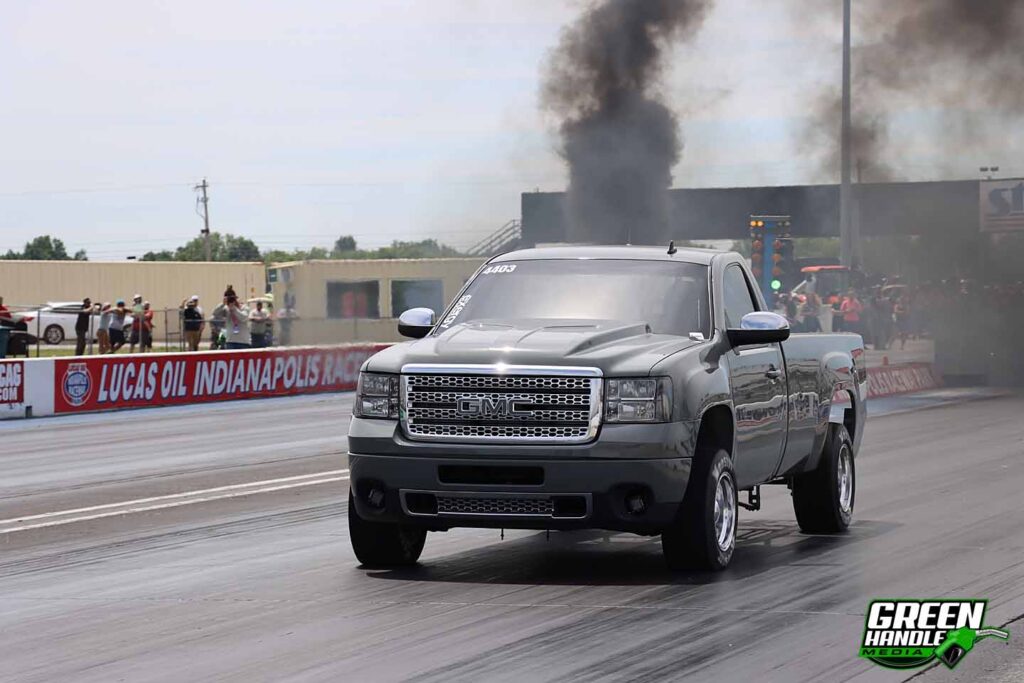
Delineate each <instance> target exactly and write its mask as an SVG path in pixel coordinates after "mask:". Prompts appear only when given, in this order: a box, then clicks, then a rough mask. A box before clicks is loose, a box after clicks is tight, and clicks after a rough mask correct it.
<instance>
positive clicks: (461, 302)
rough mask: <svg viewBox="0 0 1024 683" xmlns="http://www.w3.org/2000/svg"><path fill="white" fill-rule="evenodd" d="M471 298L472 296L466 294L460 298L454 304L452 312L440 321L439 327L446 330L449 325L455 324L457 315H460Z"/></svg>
mask: <svg viewBox="0 0 1024 683" xmlns="http://www.w3.org/2000/svg"><path fill="white" fill-rule="evenodd" d="M472 298H473V295H472V294H467V295H466V296H464V297H462V298H461V299H459V300H458V301H457V302H455V306H453V307H452V312H451V313H449V314H448V316H447V317H446V318H445V319H444V320H443V321H441V327H444V328H446V329H447V328H448V327H450V326H451V324H452V323H454V322H455V319H456V318H458V317H459V313H462V309H463V308H465V307H466V304H468V303H469V300H470V299H472Z"/></svg>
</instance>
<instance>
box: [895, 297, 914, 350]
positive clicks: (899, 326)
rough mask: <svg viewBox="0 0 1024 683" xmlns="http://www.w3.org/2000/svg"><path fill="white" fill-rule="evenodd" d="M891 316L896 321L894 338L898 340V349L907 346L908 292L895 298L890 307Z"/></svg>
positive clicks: (908, 332) (908, 326) (908, 325)
mask: <svg viewBox="0 0 1024 683" xmlns="http://www.w3.org/2000/svg"><path fill="white" fill-rule="evenodd" d="M892 317H893V319H894V320H895V322H896V338H897V339H899V340H900V350H901V351H902V350H903V349H904V348H906V346H907V336H908V335H909V334H910V332H911V328H910V324H911V323H910V294H909V292H905V293H904V294H903V295H902V296H900V297H899V298H898V299H896V302H895V303H894V304H893V307H892Z"/></svg>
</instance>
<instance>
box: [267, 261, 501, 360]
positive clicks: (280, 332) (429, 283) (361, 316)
mask: <svg viewBox="0 0 1024 683" xmlns="http://www.w3.org/2000/svg"><path fill="white" fill-rule="evenodd" d="M483 262H484V259H481V258H448V259H384V260H351V261H340V260H338V261H334V260H331V261H300V262H294V263H276V264H274V265H273V266H271V267H270V269H269V276H270V281H271V283H272V284H271V287H272V292H273V294H274V302H275V304H276V306H277V309H278V310H277V312H278V315H279V316H280V315H282V314H286V312H285V311H282V309H284V308H286V307H287V308H288V309H289V310H291V311H294V315H295V316H296V317H294V319H293V320H292V321H291V323H290V327H291V329H290V330H285V329H283V328H284V326H282V325H281V324H280V323H279V324H278V329H277V330H276V331H275V338H276V339H277V341H279V342H282V341H285V340H287V342H288V343H291V344H316V343H332V342H347V341H357V340H358V341H398V340H400V339H402V337H401V336H400V335H399V334H398V330H397V318H398V316H399V315H400V314H401V312H402V311H404V310H406V309H408V308H414V307H417V306H425V307H427V308H432V309H434V311H435V312H437V313H440V312H441V310H442V309H443V308H444V307H445V305H446V304H447V303H448V302H449V301H451V300H452V298H453V297H454V296H455V294H456V293H457V292H458V291H459V290H460V289H461V288H462V285H463V284H465V282H466V280H468V279H469V277H470V276H471V275H472V274H473V273H474V272H476V269H477V268H478V267H479V266H480V264H482V263H483ZM286 325H287V324H286ZM282 337H284V339H282Z"/></svg>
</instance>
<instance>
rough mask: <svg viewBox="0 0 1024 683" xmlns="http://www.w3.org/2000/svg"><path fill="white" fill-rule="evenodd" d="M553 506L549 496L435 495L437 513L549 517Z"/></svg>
mask: <svg viewBox="0 0 1024 683" xmlns="http://www.w3.org/2000/svg"><path fill="white" fill-rule="evenodd" d="M553 510H554V506H553V505H552V503H551V499H550V498H511V497H509V498H483V497H481V498H470V497H467V496H445V495H443V494H439V495H438V496H437V513H438V514H439V515H444V514H449V515H529V516H533V517H550V516H551V513H552V511H553Z"/></svg>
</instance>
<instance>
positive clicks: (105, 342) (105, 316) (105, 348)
mask: <svg viewBox="0 0 1024 683" xmlns="http://www.w3.org/2000/svg"><path fill="white" fill-rule="evenodd" d="M113 317H114V314H113V312H112V311H111V310H110V302H109V301H106V302H104V303H103V305H102V306H101V307H100V321H99V323H98V325H97V326H96V343H97V344H98V345H99V347H100V349H99V352H100V354H104V353H110V320H111V318H113Z"/></svg>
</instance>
